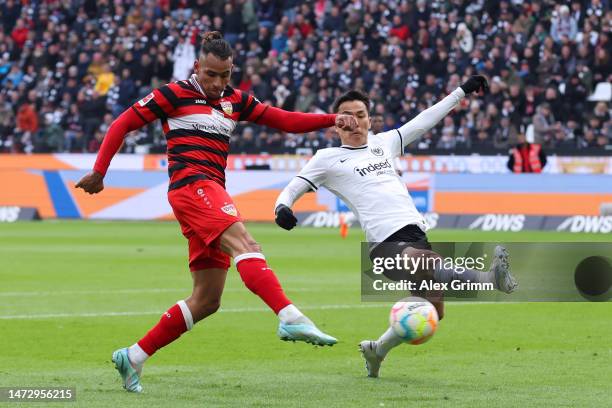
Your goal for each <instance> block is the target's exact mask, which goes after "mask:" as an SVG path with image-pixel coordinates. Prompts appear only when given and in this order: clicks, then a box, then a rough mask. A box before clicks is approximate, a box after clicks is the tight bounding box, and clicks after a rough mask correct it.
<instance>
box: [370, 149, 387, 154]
mask: <svg viewBox="0 0 612 408" xmlns="http://www.w3.org/2000/svg"><path fill="white" fill-rule="evenodd" d="M370 151H371V152H372V154H373V155H374V156H382V155H384V154H385V152H383V149H381V148H380V147H375V148H373V149H370Z"/></svg>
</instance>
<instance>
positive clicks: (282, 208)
mask: <svg viewBox="0 0 612 408" xmlns="http://www.w3.org/2000/svg"><path fill="white" fill-rule="evenodd" d="M274 221H275V222H276V224H277V225H278V226H279V227H281V228H283V229H286V230H287V231H289V230H291V229H293V227H295V226H296V225H297V218H295V215H293V211H291V208H289V207H287V206H286V205H283V204H281V205H279V206H278V207H276V219H275V220H274Z"/></svg>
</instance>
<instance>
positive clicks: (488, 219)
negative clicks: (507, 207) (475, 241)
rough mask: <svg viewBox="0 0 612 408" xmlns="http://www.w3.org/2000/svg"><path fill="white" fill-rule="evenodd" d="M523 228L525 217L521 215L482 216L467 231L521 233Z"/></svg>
mask: <svg viewBox="0 0 612 408" xmlns="http://www.w3.org/2000/svg"><path fill="white" fill-rule="evenodd" d="M523 228H525V216H524V215H523V214H484V215H481V216H479V217H478V218H476V219H475V220H474V221H473V222H472V223H471V224H470V225H469V226H468V229H471V230H476V229H477V230H481V231H512V232H518V231H522V230H523Z"/></svg>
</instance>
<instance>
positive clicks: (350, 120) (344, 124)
mask: <svg viewBox="0 0 612 408" xmlns="http://www.w3.org/2000/svg"><path fill="white" fill-rule="evenodd" d="M336 126H338V127H339V128H340V129H344V130H348V131H351V130H353V129H357V126H358V124H357V119H355V117H354V116H351V115H337V116H336Z"/></svg>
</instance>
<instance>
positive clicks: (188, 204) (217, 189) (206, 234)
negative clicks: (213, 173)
mask: <svg viewBox="0 0 612 408" xmlns="http://www.w3.org/2000/svg"><path fill="white" fill-rule="evenodd" d="M168 201H169V202H170V205H171V206H172V210H173V211H174V215H175V216H176V219H177V220H178V222H179V223H180V224H181V230H182V231H183V235H184V236H185V237H186V238H187V239H188V240H189V269H190V270H191V271H198V270H201V269H209V268H221V269H229V266H230V259H229V256H228V255H227V254H226V253H225V252H222V251H221V249H220V245H219V244H220V243H219V237H220V236H221V234H222V233H223V232H224V231H225V230H226V229H228V228H229V227H230V225H232V224H234V223H235V222H238V221H242V220H241V218H240V214H238V210H237V209H236V206H235V205H234V202H233V201H232V198H231V197H230V196H229V194H227V191H225V189H224V188H223V187H221V185H219V184H217V183H216V182H214V181H211V180H197V181H195V182H193V183H190V184H187V185H186V186H183V187H181V188H177V189H176V190H170V191H169V192H168Z"/></svg>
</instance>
